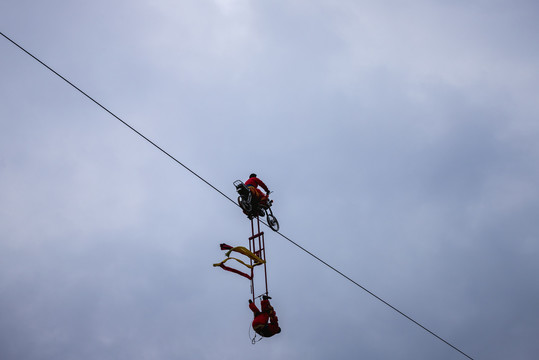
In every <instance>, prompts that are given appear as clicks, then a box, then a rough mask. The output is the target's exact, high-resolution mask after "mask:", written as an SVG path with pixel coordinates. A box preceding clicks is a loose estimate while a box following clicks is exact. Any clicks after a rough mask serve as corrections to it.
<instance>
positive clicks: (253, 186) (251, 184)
mask: <svg viewBox="0 0 539 360" xmlns="http://www.w3.org/2000/svg"><path fill="white" fill-rule="evenodd" d="M253 175H254V174H253ZM245 185H246V186H247V188H248V189H249V190H251V192H252V193H253V195H255V196H256V197H257V198H258V200H260V201H264V200H267V199H268V193H269V189H268V187H267V186H266V184H264V182H263V181H262V180H260V179H259V178H257V177H256V176H252V175H251V177H250V178H249V180H247V181H246V182H245ZM258 186H260V187H261V188H262V189H264V191H265V192H266V195H264V193H263V192H262V191H260V189H258Z"/></svg>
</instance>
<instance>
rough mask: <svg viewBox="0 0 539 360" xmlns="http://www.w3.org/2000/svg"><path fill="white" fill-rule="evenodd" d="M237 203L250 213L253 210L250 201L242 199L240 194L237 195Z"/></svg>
mask: <svg viewBox="0 0 539 360" xmlns="http://www.w3.org/2000/svg"><path fill="white" fill-rule="evenodd" d="M238 204H239V205H240V207H241V208H242V209H243V211H245V212H248V213H250V212H251V210H253V207H252V206H251V203H250V202H249V201H245V200H243V198H242V197H241V196H238Z"/></svg>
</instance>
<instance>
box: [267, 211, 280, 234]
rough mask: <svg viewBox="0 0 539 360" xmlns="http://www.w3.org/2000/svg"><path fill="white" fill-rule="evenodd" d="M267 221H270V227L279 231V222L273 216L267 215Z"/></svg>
mask: <svg viewBox="0 0 539 360" xmlns="http://www.w3.org/2000/svg"><path fill="white" fill-rule="evenodd" d="M266 219H267V220H268V225H269V227H270V228H271V230H273V231H279V222H278V221H277V218H276V217H275V216H273V214H267V215H266Z"/></svg>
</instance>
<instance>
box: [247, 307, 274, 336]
mask: <svg viewBox="0 0 539 360" xmlns="http://www.w3.org/2000/svg"><path fill="white" fill-rule="evenodd" d="M260 305H261V306H262V311H260V310H258V308H257V307H256V305H255V304H254V303H253V302H252V301H251V300H249V309H251V311H252V312H253V314H254V316H255V318H254V320H253V329H254V330H255V331H256V332H257V334H258V335H260V336H264V337H271V336H273V335H275V334H278V333H280V332H281V328H280V327H279V323H278V320H279V319H278V318H277V314H275V310H273V307H272V306H271V305H270V302H269V300H268V299H263V300H262V301H261V302H260ZM268 320H269V323H268Z"/></svg>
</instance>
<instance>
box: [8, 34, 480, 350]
mask: <svg viewBox="0 0 539 360" xmlns="http://www.w3.org/2000/svg"><path fill="white" fill-rule="evenodd" d="M0 35H2V36H3V37H4V38H6V39H7V40H8V41H10V42H11V43H12V44H13V45H15V46H16V47H18V48H19V49H20V50H22V51H23V52H25V53H26V54H27V55H29V56H30V57H32V58H33V59H34V60H36V61H37V62H39V63H40V64H41V65H43V66H44V67H46V68H47V69H48V70H50V71H51V72H53V73H54V74H55V75H57V76H58V77H59V78H61V79H62V80H64V81H65V82H66V83H68V84H69V85H71V86H72V87H73V88H75V89H76V90H77V91H79V92H80V93H81V94H82V95H84V96H86V97H87V98H88V99H90V100H91V101H92V102H94V103H95V104H96V105H98V106H99V107H100V108H102V109H103V110H105V111H106V112H107V113H109V114H110V115H111V116H113V117H114V118H115V119H116V120H118V121H120V122H121V123H122V124H124V125H125V126H127V127H128V128H129V129H131V130H132V131H134V132H135V133H136V134H137V135H139V136H140V137H142V138H143V139H144V140H146V141H147V142H149V143H150V144H152V145H153V146H154V147H156V148H157V149H158V150H159V151H161V152H162V153H164V154H165V155H166V156H168V157H169V158H171V159H172V160H173V161H174V162H176V163H177V164H179V165H181V166H182V167H183V168H185V169H186V170H187V171H189V172H190V173H191V174H193V175H194V176H196V177H197V178H198V179H199V180H201V181H203V182H204V183H206V184H207V185H208V186H210V187H211V188H212V189H213V190H215V191H217V192H218V193H219V194H221V195H222V196H223V197H225V198H226V199H228V200H229V201H230V202H232V203H233V204H235V205H236V206H239V205H238V204H237V203H236V202H235V201H234V200H232V198H230V197H229V196H227V195H226V194H225V193H223V192H222V191H221V190H219V189H218V188H216V187H215V186H213V185H212V184H211V183H210V182H209V181H207V180H206V179H204V178H203V177H202V176H200V175H198V174H197V173H196V172H195V171H193V170H191V169H190V168H189V167H187V166H186V165H185V164H183V163H182V162H181V161H179V160H178V159H176V158H175V157H174V156H172V155H171V154H169V153H168V152H166V151H165V150H164V149H163V148H161V147H160V146H159V145H157V144H156V143H155V142H153V141H152V140H150V139H149V138H147V137H146V136H145V135H144V134H142V133H141V132H140V131H138V130H137V129H135V128H134V127H132V126H131V125H129V124H128V123H127V122H125V121H124V120H122V119H121V118H120V117H118V116H117V115H116V114H114V113H113V112H112V111H110V110H109V109H107V108H106V107H105V106H103V105H101V104H100V103H99V102H98V101H97V100H95V99H94V98H92V97H91V96H90V95H88V94H87V93H85V92H84V91H82V90H81V89H80V88H78V87H77V86H76V85H74V84H73V83H72V82H70V81H69V80H67V79H66V78H65V77H63V76H62V75H60V74H59V73H58V72H56V71H55V70H54V69H52V68H51V67H50V66H48V65H47V64H45V63H44V62H43V61H41V60H39V59H38V58H37V57H35V56H34V55H32V54H31V53H30V52H28V51H27V50H26V49H24V48H23V47H22V46H20V45H19V44H18V43H16V42H15V41H13V40H12V39H11V38H9V37H8V36H6V35H5V34H4V33H2V32H1V31H0ZM261 222H262V223H263V224H264V225H266V226H268V227H269V225H268V224H267V223H266V222H264V221H261ZM277 233H278V234H279V235H281V236H282V237H283V238H284V239H286V240H288V241H289V242H290V243H292V244H293V245H295V246H297V247H298V248H299V249H301V250H302V251H304V252H305V253H307V254H309V255H310V256H312V257H313V258H315V259H316V260H318V261H319V262H321V263H322V264H324V265H325V266H327V267H328V268H330V269H331V270H333V271H335V272H336V273H337V274H339V275H341V276H342V277H344V278H345V279H347V280H348V281H350V282H351V283H353V284H354V285H356V286H357V287H359V288H361V289H362V290H363V291H365V292H367V293H368V294H369V295H371V296H373V297H374V298H375V299H377V300H378V301H380V302H382V303H383V304H385V305H386V306H388V307H389V308H391V309H392V310H394V311H396V312H397V313H399V314H400V315H402V316H404V317H405V318H406V319H408V320H410V321H411V322H413V323H414V324H416V325H417V326H419V327H420V328H422V329H423V330H425V331H426V332H428V333H429V334H431V335H432V336H434V337H436V338H437V339H438V340H440V341H442V342H443V343H445V344H446V345H448V346H450V347H451V348H453V349H454V350H456V351H458V352H459V353H461V354H462V355H464V356H465V357H467V358H468V359H470V360H474V359H473V358H472V357H471V356H469V355H468V354H466V353H465V352H463V351H462V350H460V349H459V348H458V347H456V346H455V345H453V344H451V343H450V342H448V341H447V340H445V339H444V338H442V337H441V336H439V335H437V334H436V333H435V332H433V331H431V330H429V329H428V328H427V327H425V326H423V325H421V324H420V323H419V322H417V321H416V320H414V319H413V318H411V317H410V316H408V315H406V314H405V313H404V312H402V311H400V310H399V309H397V308H396V307H395V306H393V305H391V304H390V303H388V302H387V301H385V300H384V299H382V298H381V297H379V296H378V295H376V294H374V293H373V292H372V291H370V290H368V289H367V288H365V287H364V286H362V285H361V284H359V283H358V282H356V281H355V280H353V279H352V278H350V277H349V276H347V275H346V274H344V273H343V272H341V271H339V270H337V269H336V268H335V267H333V266H331V265H330V264H328V263H327V262H325V261H324V260H322V259H321V258H319V257H318V256H316V255H315V254H313V253H312V252H310V251H309V250H307V249H305V248H304V247H303V246H301V245H299V244H298V243H296V242H295V241H293V240H292V239H290V238H289V237H287V236H286V235H284V234H282V233H281V232H279V231H277Z"/></svg>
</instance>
